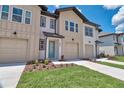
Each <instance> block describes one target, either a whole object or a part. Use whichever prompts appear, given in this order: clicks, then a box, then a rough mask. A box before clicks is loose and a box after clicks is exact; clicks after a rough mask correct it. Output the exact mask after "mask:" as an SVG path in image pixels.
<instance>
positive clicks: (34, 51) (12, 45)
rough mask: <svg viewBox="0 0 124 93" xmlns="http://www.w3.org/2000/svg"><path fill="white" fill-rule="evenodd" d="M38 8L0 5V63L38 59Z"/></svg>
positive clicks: (39, 8) (39, 11) (39, 9)
mask: <svg viewBox="0 0 124 93" xmlns="http://www.w3.org/2000/svg"><path fill="white" fill-rule="evenodd" d="M41 10H42V8H41V7H40V6H33V5H30V6H27V5H0V63H17V62H26V61H29V60H35V59H38V58H39V37H40V36H39V34H40V21H39V20H40V16H41V15H40V13H41Z"/></svg>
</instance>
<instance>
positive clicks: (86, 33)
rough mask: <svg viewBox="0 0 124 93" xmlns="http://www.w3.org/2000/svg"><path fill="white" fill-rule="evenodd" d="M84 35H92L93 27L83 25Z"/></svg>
mask: <svg viewBox="0 0 124 93" xmlns="http://www.w3.org/2000/svg"><path fill="white" fill-rule="evenodd" d="M85 35H86V36H90V37H93V29H92V28H90V27H85Z"/></svg>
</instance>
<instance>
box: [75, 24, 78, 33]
mask: <svg viewBox="0 0 124 93" xmlns="http://www.w3.org/2000/svg"><path fill="white" fill-rule="evenodd" d="M75 26H76V27H75V28H76V32H78V24H76V25H75Z"/></svg>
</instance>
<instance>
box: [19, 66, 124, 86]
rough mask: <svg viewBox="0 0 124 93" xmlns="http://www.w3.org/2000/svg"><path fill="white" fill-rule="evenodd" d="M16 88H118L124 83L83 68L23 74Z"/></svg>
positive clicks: (74, 67) (76, 67) (75, 67)
mask: <svg viewBox="0 0 124 93" xmlns="http://www.w3.org/2000/svg"><path fill="white" fill-rule="evenodd" d="M17 87H18V88H82V87H84V88H86V87H87V88H98V87H101V88H105V87H107V88H120V87H124V82H123V81H121V80H118V79H115V78H112V77H110V76H107V75H104V74H101V73H98V72H96V71H93V70H90V69H88V68H85V67H83V66H73V67H67V68H58V69H53V70H47V71H37V72H27V73H23V74H22V76H21V79H20V81H19V83H18V85H17Z"/></svg>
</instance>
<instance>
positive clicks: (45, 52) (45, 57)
mask: <svg viewBox="0 0 124 93" xmlns="http://www.w3.org/2000/svg"><path fill="white" fill-rule="evenodd" d="M46 49H47V37H46V38H45V57H44V59H46Z"/></svg>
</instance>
